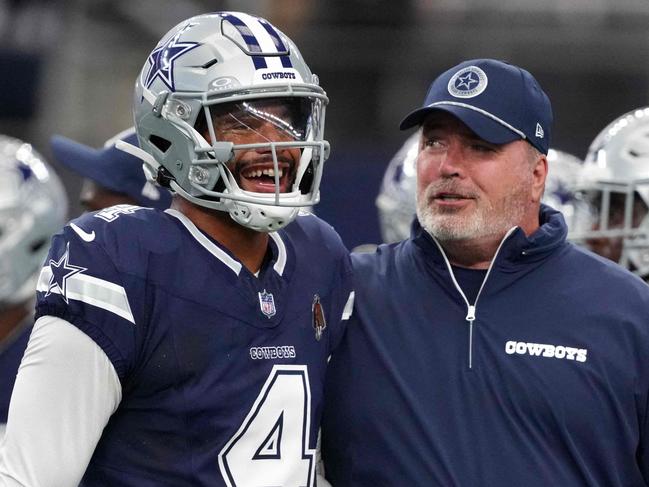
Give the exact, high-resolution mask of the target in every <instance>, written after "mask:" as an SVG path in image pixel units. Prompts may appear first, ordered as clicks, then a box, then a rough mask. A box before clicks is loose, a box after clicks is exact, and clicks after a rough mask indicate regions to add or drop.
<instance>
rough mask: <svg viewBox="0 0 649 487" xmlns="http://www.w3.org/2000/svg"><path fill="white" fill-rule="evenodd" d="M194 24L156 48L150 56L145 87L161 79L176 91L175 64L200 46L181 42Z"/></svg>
mask: <svg viewBox="0 0 649 487" xmlns="http://www.w3.org/2000/svg"><path fill="white" fill-rule="evenodd" d="M192 25H193V24H188V25H187V26H185V27H184V28H183V29H181V30H180V32H178V33H177V34H176V35H175V36H173V37H171V38H170V39H169V40H168V41H167V42H165V43H164V44H162V45H161V46H158V47H156V48H155V49H154V50H153V52H152V53H151V54H150V55H149V59H148V62H149V64H150V65H151V66H150V67H149V71H148V72H147V74H146V78H145V80H144V86H146V87H147V88H149V87H150V86H151V85H152V84H153V82H154V81H155V80H156V78H159V79H160V80H161V81H162V82H163V83H164V84H165V85H167V86H168V87H169V89H170V90H171V91H175V83H174V72H173V71H174V62H175V61H176V60H177V59H178V58H179V57H180V56H182V55H183V54H185V53H186V52H187V51H191V50H192V49H194V48H195V47H197V46H199V45H200V43H198V42H181V41H180V37H181V36H182V34H183V32H185V30H187V29H188V28H189V27H191V26H192Z"/></svg>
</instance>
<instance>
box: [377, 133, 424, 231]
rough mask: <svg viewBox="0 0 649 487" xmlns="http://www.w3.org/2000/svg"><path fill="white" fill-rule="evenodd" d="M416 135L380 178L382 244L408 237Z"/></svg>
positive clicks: (413, 209)
mask: <svg viewBox="0 0 649 487" xmlns="http://www.w3.org/2000/svg"><path fill="white" fill-rule="evenodd" d="M420 136H421V132H420V131H417V132H415V133H414V134H413V135H411V136H410V137H408V139H407V140H406V141H405V142H404V144H403V145H402V146H401V148H400V149H399V150H398V151H397V153H396V154H395V155H394V157H392V159H391V160H390V163H389V164H388V167H387V168H386V170H385V174H384V175H383V182H382V183H381V190H380V192H379V195H378V197H377V198H376V208H377V209H378V212H379V224H380V227H381V237H382V238H383V242H385V243H392V242H399V241H401V240H404V239H406V238H408V236H410V224H411V223H412V220H413V218H414V217H415V214H416V212H417V206H416V194H417V154H418V153H419V138H420Z"/></svg>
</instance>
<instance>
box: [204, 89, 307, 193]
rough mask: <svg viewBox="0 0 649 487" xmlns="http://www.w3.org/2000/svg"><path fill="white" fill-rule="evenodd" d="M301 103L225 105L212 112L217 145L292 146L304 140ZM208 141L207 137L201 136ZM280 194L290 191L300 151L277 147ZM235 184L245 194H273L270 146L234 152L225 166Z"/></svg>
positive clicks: (256, 102) (266, 102)
mask: <svg viewBox="0 0 649 487" xmlns="http://www.w3.org/2000/svg"><path fill="white" fill-rule="evenodd" d="M303 103H304V102H303V101H301V100H291V101H289V100H287V99H276V100H267V101H253V102H240V103H234V104H228V105H227V106H225V107H221V108H220V109H216V110H214V112H215V113H214V115H213V123H214V132H215V134H216V138H217V139H218V140H219V141H225V142H232V143H234V144H237V145H240V144H258V143H268V142H295V141H299V140H304V139H303V137H304V131H305V127H304V125H305V118H304V112H303ZM203 135H204V136H205V138H206V139H207V140H209V139H210V137H209V133H206V134H203ZM276 153H277V163H278V169H279V191H280V192H281V193H286V192H289V191H292V186H293V183H294V182H295V176H296V171H297V166H298V163H299V161H300V156H301V153H302V151H301V149H300V148H299V147H277V148H276ZM228 168H229V169H230V171H231V172H232V174H233V175H234V177H235V179H236V181H237V184H238V185H239V187H240V188H241V189H243V190H244V191H252V192H256V193H273V192H275V168H274V165H273V151H272V149H271V147H270V146H264V147H258V148H250V149H239V150H235V155H234V159H233V160H232V161H230V162H229V163H228Z"/></svg>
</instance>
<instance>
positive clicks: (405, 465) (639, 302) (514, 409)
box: [322, 208, 649, 487]
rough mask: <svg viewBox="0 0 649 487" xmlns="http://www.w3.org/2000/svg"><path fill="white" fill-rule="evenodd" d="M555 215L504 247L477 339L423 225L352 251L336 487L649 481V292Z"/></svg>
mask: <svg viewBox="0 0 649 487" xmlns="http://www.w3.org/2000/svg"><path fill="white" fill-rule="evenodd" d="M543 222H544V224H543V225H542V226H541V228H540V229H539V230H538V231H537V232H536V233H534V234H533V235H531V236H530V237H526V236H525V235H524V234H523V232H522V231H521V230H520V229H518V230H517V231H515V232H514V233H513V234H512V235H511V236H510V237H509V238H508V239H507V240H506V241H505V243H504V244H503V247H502V248H501V250H500V252H499V254H498V256H497V258H496V260H495V263H494V265H493V268H492V269H491V272H490V274H489V275H488V277H487V278H486V281H485V284H484V288H483V289H482V292H481V294H480V296H479V298H478V301H477V304H476V303H474V301H473V299H474V298H470V299H471V301H470V303H471V304H472V305H473V304H475V321H474V322H473V333H472V334H471V331H470V325H469V323H468V322H467V320H466V317H467V314H468V313H467V312H468V309H467V308H468V307H467V305H466V303H465V302H464V300H463V299H462V297H461V295H460V293H459V292H458V290H457V289H456V287H455V285H454V283H453V282H452V279H451V274H450V272H449V268H448V266H447V265H446V263H445V262H444V259H443V256H442V254H441V253H440V250H439V249H438V247H437V245H436V244H435V243H434V241H433V240H432V239H431V238H430V236H429V235H428V234H427V233H426V232H424V231H423V230H422V229H421V228H420V227H419V226H418V225H416V227H415V229H414V232H413V236H412V238H410V239H409V240H406V241H405V242H403V243H401V244H398V245H390V246H385V245H384V246H381V247H379V249H378V251H377V252H376V253H375V254H358V255H354V256H353V258H352V263H353V268H354V276H355V277H354V282H355V293H356V299H355V306H354V311H353V314H352V317H351V319H350V321H349V323H348V325H347V331H346V335H345V338H344V339H343V342H342V344H341V346H340V347H339V348H338V349H337V350H336V352H334V354H333V356H332V359H331V362H330V366H329V371H328V377H327V387H326V393H325V395H326V407H325V413H324V417H323V425H322V428H323V432H322V435H323V436H322V438H323V445H322V446H323V452H322V453H323V458H324V462H325V471H326V473H327V478H328V479H329V480H330V481H331V482H332V484H333V485H335V486H336V487H348V486H355V487H366V486H367V487H370V486H371V487H379V486H380V487H388V486H389V487H392V486H409V487H416V486H425V487H432V486H444V487H450V486H455V487H473V486H489V487H496V486H497V487H500V486H503V487H504V486H507V487H513V486H517V487H518V486H525V487H547V486H561V487H576V486H580V487H581V486H591V487H592V486H599V487H615V486H620V487H621V486H642V485H649V484H648V483H647V479H649V476H648V473H649V452H648V451H647V448H648V447H649V431H648V430H647V418H648V415H647V412H648V411H647V407H648V404H649V401H648V399H649V287H648V286H647V285H646V284H645V283H644V282H642V281H641V280H640V279H638V278H637V277H636V276H633V275H631V274H630V273H628V272H627V271H626V270H624V269H622V268H621V267H619V266H617V265H616V264H613V263H611V262H609V261H607V260H605V259H603V258H600V257H597V256H595V255H593V254H591V253H590V252H587V251H585V250H582V249H579V248H577V247H575V246H574V245H572V244H570V243H568V242H566V241H565V235H566V228H565V225H564V223H563V218H562V217H561V216H560V214H558V213H556V212H553V211H552V210H549V209H547V208H546V209H545V210H544V212H543ZM464 277H465V278H464V279H462V281H464V282H465V281H466V280H467V279H466V276H464ZM469 277H471V276H469ZM471 358H472V360H471Z"/></svg>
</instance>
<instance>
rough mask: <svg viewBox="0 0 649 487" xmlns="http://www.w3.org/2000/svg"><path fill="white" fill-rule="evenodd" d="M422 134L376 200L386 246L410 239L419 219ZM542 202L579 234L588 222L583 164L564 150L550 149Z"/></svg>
mask: <svg viewBox="0 0 649 487" xmlns="http://www.w3.org/2000/svg"><path fill="white" fill-rule="evenodd" d="M420 139H421V134H420V133H419V132H415V133H414V134H412V135H411V136H410V137H408V139H407V140H406V141H405V142H404V144H403V145H402V146H401V148H400V149H399V150H398V151H397V153H396V154H395V155H394V156H393V157H392V159H391V160H390V163H389V164H388V167H387V168H386V170H385V174H384V175H383V182H382V184H381V190H380V192H379V195H378V197H377V198H376V208H377V210H378V213H379V223H380V225H381V235H382V237H383V242H384V243H394V242H400V241H402V240H405V239H407V238H408V237H409V236H410V229H411V226H412V223H413V220H414V218H415V216H416V211H417V208H416V193H417V156H418V154H419V142H420ZM547 159H548V176H547V178H546V180H545V191H544V192H543V200H542V201H543V203H544V204H546V205H548V206H550V207H552V208H554V209H555V210H559V211H560V212H561V213H562V214H563V217H564V218H565V220H566V223H567V225H568V229H569V231H571V232H572V231H573V230H574V231H578V229H579V228H582V227H581V225H585V224H586V222H588V221H589V218H590V211H589V206H588V205H587V204H586V202H585V201H583V200H582V199H581V198H580V195H579V194H578V192H577V184H578V181H579V180H580V174H581V167H582V164H583V162H582V161H581V159H579V158H578V157H576V156H573V155H572V154H569V153H567V152H564V151H560V150H556V149H550V150H549V151H548V155H547Z"/></svg>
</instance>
